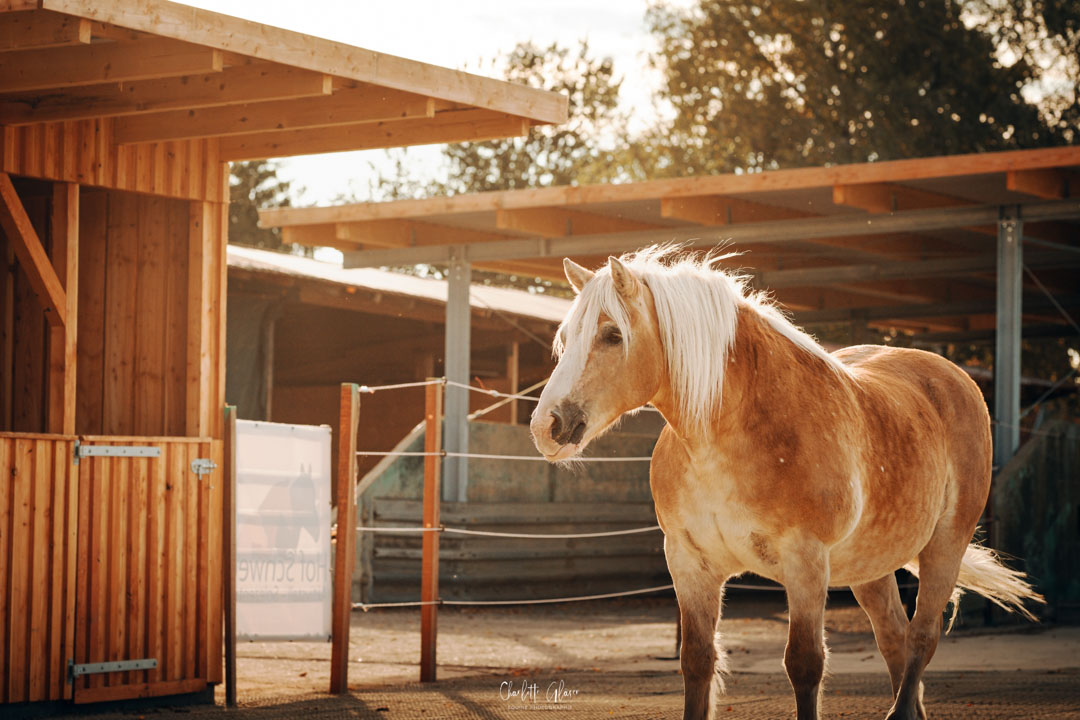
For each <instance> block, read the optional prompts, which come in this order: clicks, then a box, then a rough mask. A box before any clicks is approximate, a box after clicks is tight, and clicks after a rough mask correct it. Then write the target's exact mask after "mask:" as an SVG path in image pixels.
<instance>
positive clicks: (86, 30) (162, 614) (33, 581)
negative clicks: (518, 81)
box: [0, 0, 566, 714]
mask: <svg viewBox="0 0 1080 720" xmlns="http://www.w3.org/2000/svg"><path fill="white" fill-rule="evenodd" d="M565 117H566V100H565V98H562V97H559V96H557V95H553V94H550V93H544V92H539V91H536V90H532V89H528V88H523V87H518V86H514V85H511V84H508V83H504V82H498V81H493V80H488V79H485V78H480V77H476V76H473V75H468V74H465V73H461V72H456V71H452V70H448V69H445V68H439V67H434V66H431V65H426V64H423V63H417V62H412V61H408V60H404V59H401V58H397V57H392V56H388V55H384V54H380V53H377V52H372V51H369V50H364V49H360V48H355V47H350V46H347V45H343V44H340V43H335V42H330V41H326V40H321V39H317V38H312V37H308V36H304V35H300V34H297V33H293V32H289V31H286V30H281V29H278V28H273V27H267V26H264V25H260V24H258V23H253V22H248V21H244V20H239V19H236V18H231V17H227V16H223V15H220V14H216V13H212V12H207V11H204V10H198V9H194V8H191V7H186V6H182V5H177V4H173V3H169V2H163V1H161V0H110V2H94V1H92V0H0V231H2V232H0V253H2V254H3V255H4V257H5V260H6V262H5V263H4V269H3V272H0V366H2V373H0V472H2V473H3V478H4V480H3V481H2V482H0V578H3V579H4V584H3V587H2V590H0V703H3V704H8V703H24V702H37V701H60V700H73V701H74V702H76V703H85V702H94V701H102V700H117V699H124V698H133V697H145V696H153V695H170V694H177V693H204V694H205V693H208V692H210V691H211V690H212V688H211V686H212V684H213V683H216V682H219V681H220V680H221V679H222V663H221V655H222V569H223V568H222V556H221V540H222V524H223V523H222V486H223V483H222V482H221V473H222V470H221V465H222V464H223V458H222V438H223V424H224V423H223V418H222V410H223V404H224V401H225V358H226V356H225V337H226V334H225V326H226V234H227V207H228V163H229V161H232V160H242V159H254V158H265V157H280V156H287V155H299V154H310V153H318V152H333V151H342V150H358V149H364V148H373V147H390V146H400V145H410V144H420V143H430V142H453V141H460V140H478V139H487V138H495V137H504V136H509V135H518V134H524V133H527V132H528V129H529V127H530V126H531V125H534V124H537V123H548V122H561V121H563V120H564V119H565ZM106 661H108V662H117V663H121V664H120V665H115V666H106V667H102V666H101V665H100V663H103V662H106ZM4 712H6V711H3V710H0V714H4Z"/></svg>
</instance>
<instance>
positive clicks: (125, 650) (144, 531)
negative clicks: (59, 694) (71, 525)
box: [74, 437, 222, 703]
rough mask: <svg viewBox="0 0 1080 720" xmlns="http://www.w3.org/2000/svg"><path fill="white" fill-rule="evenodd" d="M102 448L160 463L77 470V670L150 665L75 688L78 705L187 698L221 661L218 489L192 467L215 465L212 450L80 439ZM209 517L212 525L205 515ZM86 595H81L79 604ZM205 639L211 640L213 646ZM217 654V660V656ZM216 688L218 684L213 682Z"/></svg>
mask: <svg viewBox="0 0 1080 720" xmlns="http://www.w3.org/2000/svg"><path fill="white" fill-rule="evenodd" d="M83 441H84V442H87V443H92V444H99V445H100V444H106V445H151V446H156V447H158V448H160V449H161V456H160V457H158V458H125V457H93V458H83V460H82V462H81V463H80V465H79V472H80V475H81V478H80V483H81V487H82V488H83V489H84V492H83V493H82V495H81V497H80V504H81V505H83V507H81V508H80V513H81V514H82V516H83V517H84V518H86V519H87V520H88V523H87V524H88V527H87V528H86V534H85V537H84V543H83V545H82V546H81V547H80V551H79V552H80V558H82V559H85V560H86V561H87V562H85V563H82V562H80V567H79V573H80V576H79V587H80V597H81V598H85V600H80V603H79V604H78V606H77V616H78V628H79V643H78V646H79V653H78V658H79V659H78V661H79V662H99V661H102V660H126V659H137V658H144V657H149V658H156V659H157V661H158V667H157V668H156V669H153V670H140V671H125V672H118V673H109V674H106V675H90V676H86V677H82V678H79V679H78V680H77V682H76V687H75V690H74V700H75V702H77V703H86V702H99V701H104V700H119V699H126V698H131V697H146V696H152V695H168V694H174V693H177V692H188V690H182V689H178V688H196V689H200V688H202V687H205V685H206V683H207V681H208V680H211V675H212V664H213V661H215V660H217V659H218V658H219V656H220V653H221V641H220V630H221V625H220V623H218V624H217V625H216V626H215V625H214V624H213V618H214V617H217V616H220V615H221V609H222V606H221V596H220V589H221V585H220V583H216V584H215V578H216V577H217V576H219V575H220V573H221V545H220V539H221V536H220V534H215V533H213V532H212V531H211V530H210V526H211V525H212V524H217V522H216V518H220V514H221V505H220V502H215V500H214V495H215V493H219V492H220V485H221V483H220V482H214V483H213V484H214V485H216V486H217V488H216V489H212V488H211V487H210V485H211V480H212V478H210V477H204V478H203V479H202V480H201V481H200V479H199V478H198V476H196V475H195V474H194V473H193V472H192V471H191V467H190V464H191V461H192V460H193V459H195V458H196V457H216V458H217V459H218V460H219V461H220V460H221V443H220V441H213V442H211V441H209V440H206V439H200V438H144V437H96V438H95V437H85V438H83ZM214 512H216V513H217V516H216V518H215V519H214V521H213V522H212V521H211V517H210V513H214ZM83 588H85V594H83V592H84V591H83ZM209 633H216V636H213V635H210V634H209ZM215 653H216V655H215ZM212 681H216V680H212Z"/></svg>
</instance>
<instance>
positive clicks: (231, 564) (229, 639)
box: [221, 405, 236, 707]
mask: <svg viewBox="0 0 1080 720" xmlns="http://www.w3.org/2000/svg"><path fill="white" fill-rule="evenodd" d="M224 450H225V453H224V454H225V458H224V459H225V463H224V464H225V473H224V475H225V487H224V488H223V490H224V492H223V493H222V502H221V513H222V515H223V517H222V518H221V520H222V523H221V524H222V529H223V530H224V532H223V538H222V553H223V555H224V558H223V563H222V566H223V568H224V570H225V705H226V707H236V406H235V405H226V406H225V448H224Z"/></svg>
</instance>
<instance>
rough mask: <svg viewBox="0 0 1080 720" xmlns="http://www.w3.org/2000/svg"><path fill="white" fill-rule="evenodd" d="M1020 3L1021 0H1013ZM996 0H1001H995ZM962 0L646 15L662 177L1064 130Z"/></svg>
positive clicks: (1046, 135)
mask: <svg viewBox="0 0 1080 720" xmlns="http://www.w3.org/2000/svg"><path fill="white" fill-rule="evenodd" d="M1017 1H1018V2H1020V1H1022V0H1017ZM986 2H993V0H986ZM962 10H963V8H962V6H961V5H960V4H959V3H958V2H956V1H955V0H908V1H906V2H905V1H904V0H894V1H892V2H882V1H881V0H847V1H846V2H842V3H838V2H830V0H804V2H800V3H797V4H796V3H792V2H787V1H785V0H760V1H755V2H751V1H749V0H700V2H699V3H698V4H697V5H696V6H695V7H693V8H690V9H683V8H677V7H671V6H664V5H658V6H654V7H652V8H651V9H650V10H649V13H648V16H647V18H648V23H649V26H650V28H651V30H652V32H653V33H654V35H655V36H656V38H657V41H658V44H659V51H658V53H657V55H656V56H655V57H654V59H653V62H654V64H655V65H656V67H658V68H659V69H660V70H661V71H662V72H663V73H664V76H665V80H666V82H665V85H664V87H663V89H662V91H661V92H662V94H663V96H664V98H665V99H666V100H667V101H668V102H670V103H671V107H672V111H673V119H672V120H671V122H670V125H664V126H661V127H660V128H658V129H656V130H654V131H653V133H652V136H653V137H652V138H651V142H652V145H653V146H654V148H655V150H654V165H653V167H652V169H651V173H652V174H654V175H694V174H706V173H716V172H730V171H733V170H737V169H741V170H759V169H766V168H772V167H795V166H810V165H825V164H832V163H849V162H865V161H870V160H886V159H893V158H906V157H918V156H931V155H949V154H956V153H964V152H981V151H991V150H1005V149H1012V148H1020V147H1030V146H1045V145H1050V144H1055V143H1059V142H1061V141H1062V140H1063V138H1062V136H1061V133H1060V131H1059V128H1057V127H1051V126H1049V125H1048V124H1047V123H1046V122H1045V121H1044V119H1043V118H1042V117H1041V115H1040V113H1039V110H1038V108H1037V107H1035V106H1033V105H1030V104H1028V103H1027V102H1025V101H1024V98H1023V96H1022V90H1023V89H1024V88H1025V87H1027V86H1029V85H1030V84H1031V83H1032V82H1033V81H1034V80H1035V79H1036V77H1037V73H1036V72H1035V70H1034V69H1033V66H1032V65H1031V63H1030V60H1029V59H1028V58H1025V57H1019V58H1018V59H1017V61H1016V62H1014V63H1012V64H1011V65H1008V66H1006V65H1005V64H1004V63H1003V62H1002V61H1001V60H1000V59H999V58H998V57H997V44H996V43H995V39H994V37H993V36H992V35H991V34H989V33H987V32H984V30H983V29H980V28H979V27H969V25H968V24H966V23H965V22H964V19H963V18H962V17H961V15H962Z"/></svg>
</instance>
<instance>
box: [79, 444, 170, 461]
mask: <svg viewBox="0 0 1080 720" xmlns="http://www.w3.org/2000/svg"><path fill="white" fill-rule="evenodd" d="M84 457H138V458H159V457H161V448H159V447H154V446H153V445H83V444H82V443H80V442H79V441H78V440H76V441H75V464H76V465H78V464H79V458H84Z"/></svg>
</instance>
